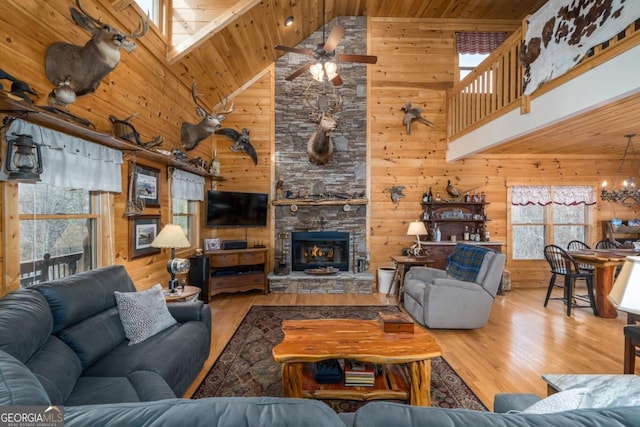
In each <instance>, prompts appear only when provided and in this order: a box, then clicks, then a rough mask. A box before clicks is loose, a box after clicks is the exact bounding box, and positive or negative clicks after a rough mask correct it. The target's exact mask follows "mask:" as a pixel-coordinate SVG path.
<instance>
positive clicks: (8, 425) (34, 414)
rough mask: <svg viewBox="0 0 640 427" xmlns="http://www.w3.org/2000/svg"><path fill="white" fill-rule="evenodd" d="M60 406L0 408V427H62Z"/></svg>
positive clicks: (62, 415) (62, 416) (62, 417)
mask: <svg viewBox="0 0 640 427" xmlns="http://www.w3.org/2000/svg"><path fill="white" fill-rule="evenodd" d="M63 426H64V413H63V407H62V406H0V427H63Z"/></svg>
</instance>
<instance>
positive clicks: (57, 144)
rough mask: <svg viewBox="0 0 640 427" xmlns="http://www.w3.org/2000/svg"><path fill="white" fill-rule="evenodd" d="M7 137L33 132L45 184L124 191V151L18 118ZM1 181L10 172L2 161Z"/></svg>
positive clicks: (10, 127) (12, 123)
mask: <svg viewBox="0 0 640 427" xmlns="http://www.w3.org/2000/svg"><path fill="white" fill-rule="evenodd" d="M6 135H7V138H9V139H11V138H12V136H15V135H30V136H31V137H32V138H33V140H34V142H36V143H38V144H40V146H41V147H40V150H41V153H42V169H43V171H42V174H41V175H40V180H41V182H42V183H44V184H49V185H54V186H56V187H62V188H69V189H77V190H88V191H109V192H115V193H120V192H122V178H121V165H122V152H120V151H118V150H114V149H112V148H109V147H105V146H102V145H100V144H95V143H93V142H89V141H85V140H83V139H80V138H76V137H73V136H70V135H67V134H64V133H61V132H58V131H55V130H52V129H47V128H43V127H41V126H37V125H34V124H32V123H29V122H25V121H24V120H20V119H16V120H14V121H13V122H11V124H10V125H9V128H8V129H7V133H6ZM0 180H2V181H6V180H7V171H6V168H5V165H4V159H3V164H2V170H0Z"/></svg>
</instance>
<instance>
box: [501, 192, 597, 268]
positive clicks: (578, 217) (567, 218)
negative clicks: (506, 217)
mask: <svg viewBox="0 0 640 427" xmlns="http://www.w3.org/2000/svg"><path fill="white" fill-rule="evenodd" d="M511 199H512V206H511V232H512V234H511V235H512V239H511V240H512V248H513V250H512V252H513V255H512V256H513V259H514V260H541V259H544V247H545V246H546V245H550V244H554V245H557V246H560V247H563V248H566V247H567V244H568V243H569V242H570V241H571V240H580V241H583V242H588V240H589V236H590V230H591V215H592V210H593V206H594V205H595V197H594V195H593V188H592V187H589V186H517V187H513V188H512V197H511Z"/></svg>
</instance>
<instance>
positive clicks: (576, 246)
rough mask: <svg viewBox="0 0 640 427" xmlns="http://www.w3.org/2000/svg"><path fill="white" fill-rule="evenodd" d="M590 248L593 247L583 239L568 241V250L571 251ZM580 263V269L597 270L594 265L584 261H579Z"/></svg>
mask: <svg viewBox="0 0 640 427" xmlns="http://www.w3.org/2000/svg"><path fill="white" fill-rule="evenodd" d="M589 249H591V247H590V246H589V245H587V244H586V243H585V242H583V241H582V240H572V241H570V242H569V243H567V250H569V251H588V250H589ZM578 265H580V270H584V271H590V272H591V273H593V272H594V271H596V268H595V267H594V266H592V265H589V264H583V263H579V264H578Z"/></svg>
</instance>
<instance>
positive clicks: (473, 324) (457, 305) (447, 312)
mask: <svg viewBox="0 0 640 427" xmlns="http://www.w3.org/2000/svg"><path fill="white" fill-rule="evenodd" d="M447 259H448V265H447V269H446V270H439V269H436V268H430V267H412V268H411V269H410V270H409V272H408V273H407V274H406V276H405V280H404V291H403V296H404V305H405V308H406V310H407V312H408V313H409V314H410V315H411V316H412V317H413V318H414V319H415V320H416V321H417V322H418V323H420V324H421V325H423V326H427V327H428V328H432V329H477V328H481V327H483V326H484V325H485V324H486V323H487V320H488V319H489V313H490V312H491V306H492V305H493V301H494V299H495V297H496V294H497V292H498V288H499V287H500V281H501V280H502V273H503V272H504V266H505V262H506V255H505V254H503V253H500V252H495V251H492V250H490V249H487V248H484V247H481V246H475V245H466V244H457V245H456V247H455V249H454V250H453V252H452V253H451V254H450V255H449V256H448V257H447Z"/></svg>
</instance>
